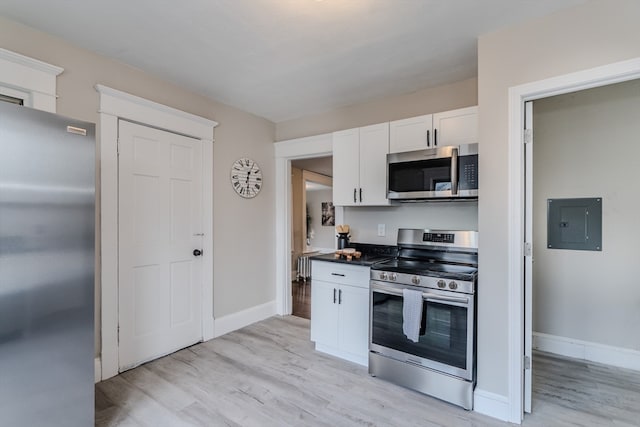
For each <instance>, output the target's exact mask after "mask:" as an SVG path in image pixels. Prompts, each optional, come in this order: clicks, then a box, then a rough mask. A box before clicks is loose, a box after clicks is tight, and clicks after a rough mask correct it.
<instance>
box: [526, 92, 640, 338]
mask: <svg viewBox="0 0 640 427" xmlns="http://www.w3.org/2000/svg"><path fill="white" fill-rule="evenodd" d="M533 132H534V140H535V141H534V144H533V179H534V181H533V196H534V199H533V208H534V212H533V219H534V223H533V228H534V240H533V248H534V253H533V256H534V259H535V262H534V264H533V330H534V331H536V332H542V333H545V334H550V335H555V336H560V337H567V338H573V339H578V340H582V341H588V342H594V343H598V344H605V345H610V346H615V347H621V348H626V349H633V350H640V335H638V334H630V333H629V329H628V328H626V327H620V325H640V310H639V309H638V308H639V307H640V304H639V302H640V287H638V283H637V273H636V270H637V260H636V259H637V252H638V249H637V248H638V242H637V239H635V238H633V237H631V236H632V235H633V234H634V233H635V234H636V235H637V227H638V212H640V198H638V197H637V195H638V182H637V181H638V180H637V175H638V171H637V169H638V167H639V166H640V163H639V162H638V159H639V158H640V144H638V135H640V80H633V81H630V82H625V83H618V84H615V85H610V86H604V87H600V88H595V89H590V90H585V91H581V92H577V93H572V94H567V95H561V96H555V97H551V98H546V99H542V100H539V101H535V102H534V110H533ZM575 197H602V199H603V205H602V208H603V209H602V231H603V233H602V241H603V246H602V251H601V252H598V251H595V252H594V251H572V250H560V249H548V248H547V199H549V198H575Z"/></svg>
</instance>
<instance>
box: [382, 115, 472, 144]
mask: <svg viewBox="0 0 640 427" xmlns="http://www.w3.org/2000/svg"><path fill="white" fill-rule="evenodd" d="M389 135H390V138H389V152H390V153H401V152H404V151H413V150H422V149H426V148H438V147H445V146H448V145H460V144H472V143H476V142H478V107H477V106H474V107H467V108H460V109H457V110H451V111H444V112H442V113H436V114H427V115H424V116H418V117H411V118H409V119H403V120H395V121H393V122H391V123H389Z"/></svg>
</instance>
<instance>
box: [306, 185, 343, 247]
mask: <svg viewBox="0 0 640 427" xmlns="http://www.w3.org/2000/svg"><path fill="white" fill-rule="evenodd" d="M332 200H333V190H332V189H331V188H327V189H326V190H313V191H309V190H307V207H308V209H309V214H310V215H311V230H313V233H312V235H313V237H311V238H310V239H309V246H310V247H311V249H313V250H323V249H325V250H333V249H334V248H335V245H336V244H335V241H336V232H335V230H336V228H335V227H334V226H333V225H331V226H326V225H322V202H330V201H332ZM307 231H309V230H307Z"/></svg>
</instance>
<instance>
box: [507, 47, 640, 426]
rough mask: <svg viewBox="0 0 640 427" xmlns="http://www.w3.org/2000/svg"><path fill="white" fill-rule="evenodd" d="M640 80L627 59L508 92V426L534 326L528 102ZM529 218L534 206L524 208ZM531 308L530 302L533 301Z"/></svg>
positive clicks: (519, 409)
mask: <svg viewBox="0 0 640 427" xmlns="http://www.w3.org/2000/svg"><path fill="white" fill-rule="evenodd" d="M638 78H640V58H634V59H629V60H626V61H621V62H616V63H612V64H608V65H603V66H600V67H595V68H591V69H587V70H583V71H578V72H574V73H569V74H565V75H561V76H557V77H552V78H548V79H544V80H539V81H535V82H531V83H526V84H523V85H519V86H514V87H511V88H509V143H508V162H509V166H508V174H509V175H508V179H507V182H508V183H509V184H508V185H509V192H508V197H509V200H508V210H509V215H508V218H510V220H509V224H508V245H509V255H508V263H507V273H508V276H507V277H508V281H509V282H508V306H509V308H508V319H507V324H508V325H509V337H508V349H509V358H508V360H509V363H508V370H509V371H508V372H509V374H508V375H509V377H508V402H509V417H508V421H510V422H512V423H518V424H520V423H521V422H522V417H523V399H524V386H525V384H524V375H523V372H524V371H523V368H524V366H523V356H524V339H525V334H532V332H533V331H532V330H531V325H530V324H528V325H527V328H528V329H527V330H526V331H525V322H524V314H525V305H524V304H525V302H524V294H525V280H524V252H523V243H524V227H525V204H524V199H525V185H524V180H525V170H524V151H525V148H524V144H523V142H522V141H523V130H524V103H525V102H526V101H533V100H536V99H542V98H547V97H550V96H555V95H561V94H565V93H571V92H576V91H579V90H584V89H591V88H595V87H599V86H606V85H609V84H614V83H620V82H623V81H628V80H633V79H638ZM526 209H527V211H528V213H526V214H527V215H530V214H531V212H530V211H529V209H531V207H530V206H527V207H526ZM529 303H530V302H529Z"/></svg>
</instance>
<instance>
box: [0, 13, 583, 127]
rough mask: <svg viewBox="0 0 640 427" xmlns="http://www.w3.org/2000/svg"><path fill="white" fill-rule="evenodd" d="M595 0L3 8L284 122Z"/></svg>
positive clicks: (442, 64) (393, 85)
mask: <svg viewBox="0 0 640 427" xmlns="http://www.w3.org/2000/svg"><path fill="white" fill-rule="evenodd" d="M583 2H584V0H184V1H175V0H126V1H125V0H106V1H95V0H2V1H1V2H0V14H2V15H4V16H6V17H8V18H9V19H13V20H16V21H20V22H23V23H25V24H27V25H29V26H31V27H34V28H38V29H40V30H42V31H44V32H47V33H50V34H54V35H57V36H59V37H61V38H63V39H66V40H68V41H70V42H72V43H73V44H76V45H79V46H81V47H84V48H87V49H90V50H92V51H95V52H98V53H100V54H102V55H105V56H108V57H112V58H115V59H117V60H119V61H122V62H125V63H127V64H130V65H133V66H135V67H138V68H140V69H142V70H145V71H148V72H150V73H153V74H156V75H159V76H161V77H163V78H165V79H167V80H169V81H171V82H174V83H176V84H178V85H180V86H183V87H185V88H187V89H190V90H192V91H195V92H198V93H202V94H204V95H205V96H209V97H211V98H214V99H216V100H218V101H221V102H224V103H226V104H229V105H233V106H235V107H238V108H241V109H243V110H246V111H249V112H252V113H254V114H256V115H258V116H262V117H265V118H267V119H269V120H272V121H274V122H280V121H284V120H287V119H292V118H296V117H301V116H305V115H309V114H313V113H318V112H322V111H326V110H330V109H334V108H337V107H341V106H345V105H351V104H356V103H360V102H365V101H369V100H372V99H375V98H381V97H386V96H392V95H398V94H402V93H408V92H412V91H415V90H418V89H422V88H427V87H431V86H436V85H440V84H444V83H449V82H454V81H459V80H463V79H467V78H470V77H473V76H475V75H476V74H477V55H476V39H477V37H478V35H480V34H484V33H487V32H491V31H493V30H496V29H498V28H502V27H505V26H509V25H514V24H516V23H518V22H522V21H524V20H527V19H529V18H533V17H539V16H543V15H546V14H549V13H552V12H554V11H556V10H559V9H562V8H565V7H568V6H572V5H575V4H579V3H583Z"/></svg>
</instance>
